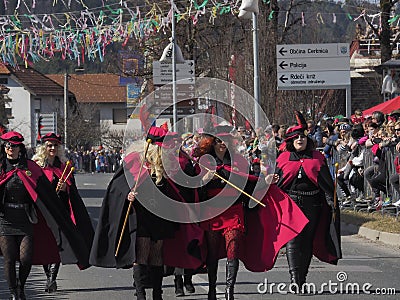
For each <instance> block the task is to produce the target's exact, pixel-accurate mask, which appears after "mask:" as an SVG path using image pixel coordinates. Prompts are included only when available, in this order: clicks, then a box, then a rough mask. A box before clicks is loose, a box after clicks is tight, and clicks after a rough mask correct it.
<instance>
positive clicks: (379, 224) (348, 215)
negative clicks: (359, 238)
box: [340, 211, 400, 233]
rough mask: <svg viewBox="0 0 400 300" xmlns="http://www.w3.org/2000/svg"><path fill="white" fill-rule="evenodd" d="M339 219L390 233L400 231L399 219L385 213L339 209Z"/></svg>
mask: <svg viewBox="0 0 400 300" xmlns="http://www.w3.org/2000/svg"><path fill="white" fill-rule="evenodd" d="M340 218H341V221H342V222H344V223H348V224H354V225H358V226H364V227H367V228H370V229H375V230H379V231H385V232H390V233H400V220H399V221H396V218H395V217H393V216H390V215H387V214H383V215H382V214H381V213H380V212H376V213H373V214H371V213H363V212H355V211H341V212H340Z"/></svg>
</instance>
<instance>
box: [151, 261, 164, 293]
mask: <svg viewBox="0 0 400 300" xmlns="http://www.w3.org/2000/svg"><path fill="white" fill-rule="evenodd" d="M150 277H151V282H152V287H153V300H162V281H163V277H164V267H163V266H151V267H150Z"/></svg>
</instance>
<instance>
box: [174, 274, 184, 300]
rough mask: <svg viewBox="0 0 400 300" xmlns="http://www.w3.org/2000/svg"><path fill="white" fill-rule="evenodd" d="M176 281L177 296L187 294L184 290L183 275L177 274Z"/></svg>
mask: <svg viewBox="0 0 400 300" xmlns="http://www.w3.org/2000/svg"><path fill="white" fill-rule="evenodd" d="M174 283H175V296H176V297H182V296H185V292H184V291H183V278H182V275H175V279H174Z"/></svg>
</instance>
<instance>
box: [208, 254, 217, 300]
mask: <svg viewBox="0 0 400 300" xmlns="http://www.w3.org/2000/svg"><path fill="white" fill-rule="evenodd" d="M217 273H218V261H216V262H213V263H210V264H207V274H208V300H216V299H217Z"/></svg>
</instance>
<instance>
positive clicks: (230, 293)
mask: <svg viewBox="0 0 400 300" xmlns="http://www.w3.org/2000/svg"><path fill="white" fill-rule="evenodd" d="M238 270H239V259H237V258H236V259H228V260H227V261H226V288H225V299H226V300H233V299H234V287H235V283H236V277H237V273H238Z"/></svg>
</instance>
